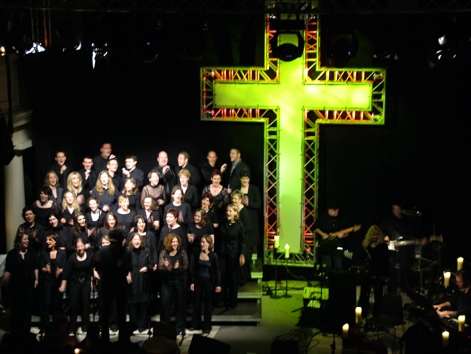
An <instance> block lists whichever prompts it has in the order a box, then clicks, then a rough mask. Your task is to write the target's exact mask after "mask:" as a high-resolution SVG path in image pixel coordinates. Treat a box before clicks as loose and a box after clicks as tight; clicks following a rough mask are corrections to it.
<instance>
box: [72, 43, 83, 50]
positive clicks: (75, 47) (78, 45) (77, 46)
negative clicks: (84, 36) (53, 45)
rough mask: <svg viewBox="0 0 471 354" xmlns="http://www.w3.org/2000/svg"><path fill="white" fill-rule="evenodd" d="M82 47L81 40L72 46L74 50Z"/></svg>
mask: <svg viewBox="0 0 471 354" xmlns="http://www.w3.org/2000/svg"><path fill="white" fill-rule="evenodd" d="M80 49H82V41H78V43H77V44H76V45H75V46H74V50H80Z"/></svg>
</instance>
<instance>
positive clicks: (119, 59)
mask: <svg viewBox="0 0 471 354" xmlns="http://www.w3.org/2000/svg"><path fill="white" fill-rule="evenodd" d="M71 16H72V15H71ZM321 20H322V27H321V30H322V31H321V44H322V48H323V50H322V53H321V55H322V62H323V63H324V64H325V65H331V66H351V67H359V66H380V67H386V68H387V69H388V72H387V75H388V76H387V101H386V106H387V114H386V125H385V126H384V127H351V126H328V127H323V128H322V131H321V148H320V149H321V150H320V159H321V161H320V168H321V169H320V196H319V201H320V210H322V209H323V208H324V207H325V205H326V203H328V201H329V200H331V199H335V200H336V201H338V202H339V203H340V205H341V207H342V209H343V212H344V213H345V214H346V216H347V217H348V218H349V219H350V220H351V221H352V222H358V223H363V224H364V225H368V224H370V223H372V222H376V221H378V220H379V219H380V218H381V217H382V216H384V215H385V214H386V213H387V211H388V209H389V203H390V202H391V200H401V201H402V202H403V203H404V204H405V205H406V206H408V207H417V208H418V209H419V210H421V211H422V212H423V216H422V217H421V218H420V220H418V221H420V222H421V223H423V224H424V225H425V226H424V230H425V231H424V232H428V233H429V232H432V231H433V229H435V231H436V232H441V233H443V235H444V237H445V238H446V245H447V246H446V250H447V255H448V258H449V260H450V262H451V261H452V260H453V258H454V257H455V256H457V255H458V254H459V255H462V256H464V257H468V259H469V251H468V250H467V249H465V248H463V244H464V242H465V241H466V237H467V236H468V235H467V233H468V232H467V231H468V208H467V201H468V199H469V197H470V187H469V181H470V177H471V176H470V172H469V169H467V163H466V162H467V161H468V158H467V155H468V152H469V135H470V133H469V127H470V124H469V101H470V98H471V97H470V92H469V89H468V88H467V83H468V82H469V81H470V80H469V79H470V76H471V75H470V69H469V62H470V59H471V56H470V54H469V53H470V48H471V45H470V43H469V40H470V37H469V36H470V32H469V30H468V29H467V26H466V23H469V20H470V18H469V16H461V17H456V16H453V17H452V16H445V15H443V16H425V15H410V16H405V15H394V16H392V15H391V16H373V15H370V16H354V15H352V16H323V17H322V18H321ZM64 21H65V20H64ZM64 23H65V22H64ZM71 23H73V24H74V26H75V27H74V26H72V27H68V31H69V32H70V33H68V34H63V35H62V37H60V38H62V39H63V42H64V43H66V42H67V41H66V39H70V38H73V37H74V34H73V33H75V32H74V28H80V34H81V36H82V39H83V41H84V43H85V42H86V41H88V43H90V42H91V41H95V42H96V43H97V44H98V45H103V43H104V42H105V41H106V42H107V43H109V48H111V50H110V54H109V56H108V59H106V60H103V61H101V62H99V63H97V67H96V68H95V69H94V70H93V69H92V67H91V54H90V51H89V49H88V51H85V50H84V51H82V52H71V51H70V50H68V51H66V52H65V53H63V52H62V50H61V45H60V44H61V43H62V42H60V41H56V47H55V49H54V48H52V49H50V50H48V51H47V52H46V53H42V54H36V55H34V56H30V57H24V58H23V61H22V68H23V70H24V71H25V73H26V75H25V77H26V78H27V85H26V86H27V88H28V93H29V97H30V100H31V104H32V106H33V108H34V140H35V148H34V149H33V150H32V151H29V152H28V153H27V155H26V159H25V161H26V168H27V171H30V173H29V174H28V176H29V177H30V178H29V179H28V181H27V186H28V189H29V190H30V193H31V194H30V195H29V197H30V200H31V199H32V197H33V194H34V192H35V191H36V190H37V187H38V186H39V181H42V178H43V175H44V172H45V171H46V169H47V167H48V166H49V165H50V164H51V163H52V158H53V152H54V150H56V149H59V148H60V149H65V150H66V151H67V152H68V155H69V159H70V160H71V161H72V162H73V163H74V164H76V165H77V164H78V163H79V162H80V159H81V157H82V156H83V155H84V154H93V155H96V154H97V153H98V148H99V145H100V143H101V142H103V141H105V140H106V141H108V140H109V141H111V142H112V143H113V146H114V149H115V151H116V153H117V154H118V156H120V157H121V158H122V157H123V155H124V154H125V153H135V154H137V155H138V157H139V159H140V160H141V164H142V166H141V167H143V169H144V170H148V169H149V168H150V167H151V166H153V164H154V163H155V153H156V152H158V151H159V150H160V149H166V150H168V151H169V153H170V160H171V162H172V163H175V161H176V153H177V152H178V151H179V150H180V149H187V150H188V151H190V153H191V155H192V161H193V163H195V164H199V162H200V161H202V160H203V158H204V156H205V154H206V151H207V150H208V149H210V148H212V149H215V150H217V151H218V153H219V156H220V158H221V160H222V159H224V160H225V159H227V155H228V150H229V149H230V147H232V146H238V147H240V149H241V151H242V154H243V159H244V160H246V161H247V162H248V163H249V165H250V166H251V167H252V171H253V181H254V182H255V183H256V184H258V185H262V179H263V166H262V156H263V155H262V152H263V134H262V132H263V129H262V126H261V125H257V124H234V123H216V122H211V123H207V122H201V121H200V118H199V117H200V116H199V68H200V67H201V66H212V65H226V66H228V65H252V64H258V65H260V64H261V60H262V58H263V45H262V43H263V18H262V17H261V16H219V17H216V16H214V17H210V16H209V17H208V16H207V17H204V18H203V17H184V16H178V15H167V16H163V17H159V18H158V19H151V20H149V19H148V18H143V19H139V18H137V19H136V17H135V16H130V15H120V14H111V15H106V16H101V17H100V18H96V16H92V15H84V14H82V15H80V16H79V15H76V16H74V20H73V21H72V22H71ZM444 33H446V34H447V38H448V42H447V44H446V46H445V47H440V46H439V45H438V43H437V38H438V37H439V36H440V35H442V34H444ZM439 49H446V52H444V53H445V54H443V56H442V57H441V58H440V60H438V55H437V52H436V51H437V50H439ZM155 54H158V55H157V56H155ZM453 55H455V57H453Z"/></svg>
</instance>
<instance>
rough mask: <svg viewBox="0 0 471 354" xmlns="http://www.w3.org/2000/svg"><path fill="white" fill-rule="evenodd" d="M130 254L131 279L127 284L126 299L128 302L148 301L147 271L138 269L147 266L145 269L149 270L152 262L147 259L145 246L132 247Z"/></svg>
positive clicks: (147, 253)
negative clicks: (127, 296) (127, 295)
mask: <svg viewBox="0 0 471 354" xmlns="http://www.w3.org/2000/svg"><path fill="white" fill-rule="evenodd" d="M129 253H130V255H131V279H132V282H131V284H129V286H128V294H129V298H128V301H129V302H130V303H137V302H147V301H149V284H148V276H149V275H148V273H147V272H144V273H142V272H140V269H141V268H143V267H147V271H148V272H149V271H150V270H151V267H152V264H151V262H150V259H149V252H148V250H147V249H145V248H142V247H141V248H139V249H134V248H133V249H132V250H131V251H130V252H129Z"/></svg>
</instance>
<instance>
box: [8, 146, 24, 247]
mask: <svg viewBox="0 0 471 354" xmlns="http://www.w3.org/2000/svg"><path fill="white" fill-rule="evenodd" d="M24 206H25V184H24V175H23V156H21V155H19V156H15V157H14V158H13V160H11V162H10V163H9V164H8V165H7V166H5V226H6V246H7V252H8V251H9V250H10V249H12V248H13V243H14V240H15V233H16V229H17V228H18V225H20V224H21V223H22V222H23V217H22V215H21V211H22V209H23V207H24Z"/></svg>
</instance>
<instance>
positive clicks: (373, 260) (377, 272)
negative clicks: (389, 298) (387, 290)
mask: <svg viewBox="0 0 471 354" xmlns="http://www.w3.org/2000/svg"><path fill="white" fill-rule="evenodd" d="M384 236H385V235H384V233H383V231H382V230H381V229H380V228H379V226H378V225H371V226H370V228H369V229H368V231H367V233H366V235H365V237H364V239H363V241H362V248H363V251H364V252H363V253H362V256H361V257H362V261H363V262H362V263H363V266H364V267H366V270H367V274H366V277H365V279H363V281H362V284H361V293H360V299H359V304H360V306H361V307H362V309H363V311H364V314H365V317H366V316H367V315H368V313H369V299H370V292H371V290H373V295H374V306H373V316H377V315H378V314H379V311H380V309H381V307H382V300H383V296H384V294H383V287H384V285H385V284H386V282H387V279H388V277H389V251H388V246H387V245H386V243H385V242H384Z"/></svg>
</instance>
